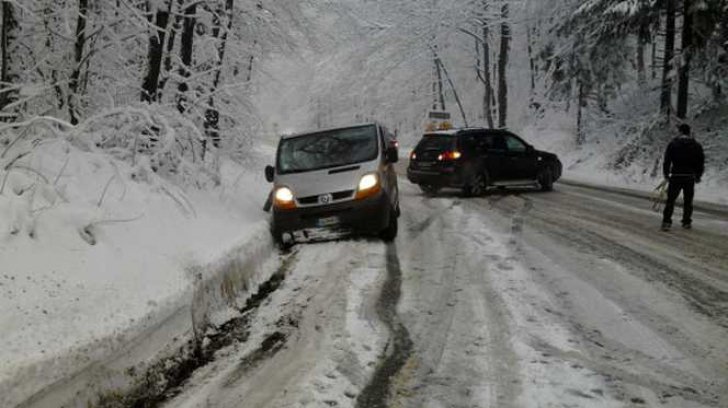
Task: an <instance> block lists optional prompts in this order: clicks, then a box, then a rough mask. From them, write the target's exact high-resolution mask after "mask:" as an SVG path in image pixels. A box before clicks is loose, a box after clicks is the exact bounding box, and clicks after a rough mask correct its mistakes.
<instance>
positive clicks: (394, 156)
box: [386, 146, 399, 163]
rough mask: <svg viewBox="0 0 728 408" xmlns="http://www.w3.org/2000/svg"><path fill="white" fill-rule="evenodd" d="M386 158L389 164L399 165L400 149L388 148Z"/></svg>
mask: <svg viewBox="0 0 728 408" xmlns="http://www.w3.org/2000/svg"><path fill="white" fill-rule="evenodd" d="M386 158H387V162H388V163H397V162H398V161H399V149H397V148H396V147H394V146H392V147H388V148H387V151H386Z"/></svg>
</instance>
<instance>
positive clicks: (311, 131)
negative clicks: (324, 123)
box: [281, 122, 379, 139]
mask: <svg viewBox="0 0 728 408" xmlns="http://www.w3.org/2000/svg"><path fill="white" fill-rule="evenodd" d="M365 126H379V123H376V122H371V123H362V124H357V125H351V126H336V127H331V128H326V129H316V130H310V131H306V132H301V133H293V134H290V135H282V136H281V139H292V138H294V137H300V136H308V135H312V134H316V133H324V132H330V131H332V130H339V129H352V128H358V127H365Z"/></svg>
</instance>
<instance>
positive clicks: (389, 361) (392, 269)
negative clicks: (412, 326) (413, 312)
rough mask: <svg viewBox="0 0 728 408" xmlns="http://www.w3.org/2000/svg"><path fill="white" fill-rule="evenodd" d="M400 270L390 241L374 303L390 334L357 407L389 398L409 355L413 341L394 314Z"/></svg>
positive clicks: (372, 405)
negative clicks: (385, 353)
mask: <svg viewBox="0 0 728 408" xmlns="http://www.w3.org/2000/svg"><path fill="white" fill-rule="evenodd" d="M401 288H402V271H401V269H400V264H399V256H398V254H397V246H396V244H394V243H391V244H388V245H387V280H386V281H385V282H384V285H383V287H382V293H381V295H380V297H379V301H378V302H377V313H378V314H379V317H380V319H381V320H382V322H384V324H385V325H386V326H387V328H388V329H389V331H390V333H391V339H390V342H389V344H388V345H387V348H386V349H385V350H387V351H388V355H387V357H386V358H385V359H384V361H382V362H381V363H380V365H379V367H378V368H377V370H376V371H375V372H374V376H373V377H372V380H371V381H370V382H369V384H367V386H366V387H365V388H364V390H362V392H361V394H359V397H358V398H357V401H356V407H357V408H380V407H381V408H384V407H387V402H388V400H389V390H390V386H391V382H392V378H393V377H394V376H395V375H396V374H397V373H398V372H399V371H400V370H401V369H402V367H403V366H404V365H405V363H406V362H407V360H408V359H409V356H410V354H411V353H412V348H413V342H412V339H411V338H410V335H409V332H408V331H407V328H406V327H405V326H404V325H403V324H402V322H401V321H400V319H399V316H398V315H397V304H398V303H399V299H400V297H401V295H402V292H401Z"/></svg>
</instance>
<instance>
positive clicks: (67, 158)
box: [53, 154, 71, 186]
mask: <svg viewBox="0 0 728 408" xmlns="http://www.w3.org/2000/svg"><path fill="white" fill-rule="evenodd" d="M70 160H71V155H70V154H69V155H66V161H65V162H64V163H63V166H62V167H61V170H59V171H58V175H57V176H56V178H55V180H53V185H54V186H55V185H57V184H58V181H59V180H60V179H61V176H62V175H63V172H64V171H66V166H68V162H69V161H70Z"/></svg>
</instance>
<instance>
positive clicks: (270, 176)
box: [265, 166, 276, 183]
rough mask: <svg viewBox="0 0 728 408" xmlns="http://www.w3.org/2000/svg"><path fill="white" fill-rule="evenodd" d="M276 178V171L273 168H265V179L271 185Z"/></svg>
mask: <svg viewBox="0 0 728 408" xmlns="http://www.w3.org/2000/svg"><path fill="white" fill-rule="evenodd" d="M275 178H276V169H275V167H273V166H265V179H266V181H268V182H269V183H272V182H273V180H275Z"/></svg>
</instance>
